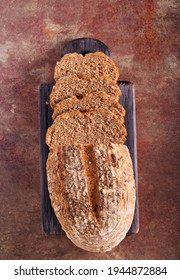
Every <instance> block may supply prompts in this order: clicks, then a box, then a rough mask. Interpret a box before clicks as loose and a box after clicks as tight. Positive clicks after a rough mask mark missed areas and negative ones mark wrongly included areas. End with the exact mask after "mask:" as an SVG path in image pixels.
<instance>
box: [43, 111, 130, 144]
mask: <svg viewBox="0 0 180 280" xmlns="http://www.w3.org/2000/svg"><path fill="white" fill-rule="evenodd" d="M126 135H127V132H126V128H125V126H124V124H122V123H121V122H120V120H119V119H118V118H117V117H116V116H115V115H114V114H113V113H112V112H111V111H109V110H107V109H96V110H90V111H87V112H80V111H78V110H74V111H71V112H66V113H63V114H61V115H59V116H57V117H56V119H55V120H54V122H53V124H52V125H51V126H50V127H49V128H48V130H47V133H46V144H47V145H48V146H49V148H50V149H51V148H54V147H55V146H57V145H72V144H74V145H76V144H97V143H109V142H112V143H119V144H123V143H124V142H125V140H126Z"/></svg>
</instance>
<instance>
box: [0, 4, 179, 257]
mask: <svg viewBox="0 0 180 280" xmlns="http://www.w3.org/2000/svg"><path fill="white" fill-rule="evenodd" d="M178 2H179V1H176V0H156V1H153V0H136V1H134V0H127V1H123V0H121V1H115V0H112V1H107V0H106V1H104V0H97V1H89V0H76V1H75V0H73V1H63V0H61V1H58V0H51V1H49V0H48V1H47V0H44V1H43V0H40V1H38V0H27V1H23V0H1V1H0V11H1V12H0V13H1V14H0V31H1V37H0V38H1V42H0V66H1V71H0V82H1V86H0V90H1V94H0V103H1V104H0V114H1V116H0V149H1V150H0V172H1V173H0V258H1V259H177V258H178V257H179V256H180V255H179V251H178V223H179V220H178V215H177V212H178V202H179V199H178V189H179V186H180V181H179V165H180V162H179V159H178V154H179V135H178V126H179V121H180V118H179V108H178V95H179V88H178V78H179V77H180V68H178V43H179V37H178V33H177V32H178V22H179V14H178ZM79 37H93V38H97V39H100V40H102V41H103V42H104V43H106V44H107V45H108V46H109V47H110V49H111V51H112V54H113V59H114V60H115V61H116V63H117V64H118V67H119V69H120V71H121V75H120V78H121V79H122V80H130V81H133V82H134V84H135V88H136V108H137V150H138V167H139V200H140V231H139V233H138V234H136V235H133V236H130V237H128V238H126V239H125V240H124V241H123V242H122V243H121V244H120V245H119V246H118V247H116V248H115V249H114V250H112V251H111V252H109V253H105V254H98V253H89V252H86V251H84V250H81V249H79V248H77V247H76V246H75V245H73V244H72V243H71V242H70V241H69V240H68V239H67V238H66V237H57V236H53V237H45V236H43V234H42V231H41V220H40V183H39V138H38V137H39V135H38V89H39V84H40V83H42V82H48V81H51V80H52V79H53V67H54V65H55V61H56V60H57V59H58V58H59V54H60V51H61V49H62V48H63V46H64V44H65V43H66V42H67V41H69V40H72V39H75V38H79Z"/></svg>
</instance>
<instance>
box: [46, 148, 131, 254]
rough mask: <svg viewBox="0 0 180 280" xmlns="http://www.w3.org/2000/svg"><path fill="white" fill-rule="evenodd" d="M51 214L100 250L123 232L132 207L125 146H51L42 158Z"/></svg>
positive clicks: (79, 240)
mask: <svg viewBox="0 0 180 280" xmlns="http://www.w3.org/2000/svg"><path fill="white" fill-rule="evenodd" d="M47 178H48V189H49V193H50V198H51V203H52V206H53V208H54V211H55V214H56V216H57V218H58V220H59V222H60V223H61V225H62V228H63V230H64V231H65V232H66V234H67V236H68V237H69V238H70V239H71V241H72V242H73V243H75V244H76V245H77V246H78V247H80V248H82V249H85V250H88V251H92V252H105V251H109V250H111V249H112V248H114V247H115V246H116V245H118V244H119V242H121V241H122V239H123V238H124V237H125V235H126V234H127V232H128V230H129V228H130V226H131V223H132V219H133V214H134V207H135V182H134V177H133V169H132V162H131V158H130V155H129V151H128V148H127V147H126V146H125V145H119V144H113V143H110V144H98V145H72V146H56V148H55V149H54V150H51V151H50V153H49V155H48V160H47Z"/></svg>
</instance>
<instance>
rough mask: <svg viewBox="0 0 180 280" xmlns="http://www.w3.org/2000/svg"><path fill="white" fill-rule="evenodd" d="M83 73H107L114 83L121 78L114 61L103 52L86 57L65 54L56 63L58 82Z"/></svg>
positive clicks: (56, 78)
mask: <svg viewBox="0 0 180 280" xmlns="http://www.w3.org/2000/svg"><path fill="white" fill-rule="evenodd" d="M81 73H82V74H90V73H91V74H92V73H94V74H100V73H105V74H107V75H108V76H109V77H110V78H111V79H112V80H114V81H117V79H118V77H119V71H118V68H117V66H116V65H115V63H114V61H113V60H112V59H110V58H109V57H108V56H107V55H105V54H104V53H102V52H95V53H88V54H86V55H85V56H83V55H82V54H77V53H70V54H65V55H64V56H63V57H62V58H61V60H60V61H58V62H57V63H56V66H55V71H54V79H55V81H57V80H58V79H59V78H62V77H65V76H71V75H74V74H81Z"/></svg>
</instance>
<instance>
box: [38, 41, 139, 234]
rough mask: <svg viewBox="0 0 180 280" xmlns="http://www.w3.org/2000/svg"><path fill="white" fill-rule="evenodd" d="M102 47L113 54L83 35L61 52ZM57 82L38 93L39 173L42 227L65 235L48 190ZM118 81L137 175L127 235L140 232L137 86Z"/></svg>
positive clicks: (82, 51) (91, 49)
mask: <svg viewBox="0 0 180 280" xmlns="http://www.w3.org/2000/svg"><path fill="white" fill-rule="evenodd" d="M95 51H102V52H104V53H106V54H107V55H109V56H111V53H110V51H109V49H108V47H107V46H106V45H105V44H104V43H103V42H101V41H99V40H95V39H91V38H81V39H76V40H73V41H71V42H69V43H68V44H67V45H66V46H65V48H64V49H63V51H62V53H61V56H63V55H64V54H66V53H72V52H78V53H82V54H85V53H88V52H95ZM53 85H54V82H52V83H49V84H41V85H40V94H39V127H40V176H41V213H42V229H43V232H44V233H45V234H47V235H49V234H59V235H64V234H65V233H64V231H63V230H62V229H61V225H60V223H59V222H58V220H57V218H56V216H55V214H54V210H53V208H52V206H51V201H50V198H49V193H48V186H47V175H46V160H47V156H48V152H49V149H48V146H47V145H46V143H45V135H46V131H47V128H48V127H49V126H50V125H51V124H52V118H51V115H52V109H51V108H50V106H49V95H50V93H51V90H52V87H53ZM118 85H119V87H120V89H121V91H122V96H121V98H120V100H119V103H120V104H122V105H123V107H124V108H125V110H126V116H125V125H126V129H127V134H128V136H127V140H126V143H125V145H127V147H128V148H129V151H130V155H131V158H132V162H133V169H134V177H135V182H136V205H135V213H134V219H133V222H132V225H131V228H130V229H129V232H128V234H127V235H130V234H133V233H137V232H138V231H139V205H138V185H137V154H136V114H135V90H134V86H133V84H132V83H131V82H128V81H118Z"/></svg>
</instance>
